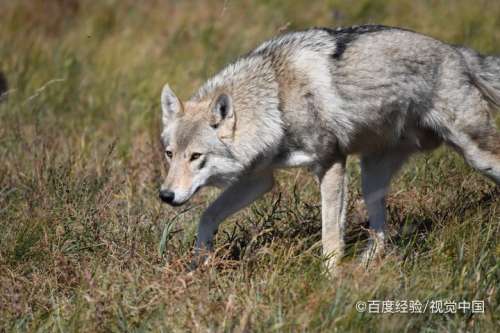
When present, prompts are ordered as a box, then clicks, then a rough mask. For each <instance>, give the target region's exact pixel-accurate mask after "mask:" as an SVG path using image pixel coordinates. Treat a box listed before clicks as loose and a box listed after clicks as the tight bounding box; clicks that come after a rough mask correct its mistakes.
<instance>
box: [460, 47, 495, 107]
mask: <svg viewBox="0 0 500 333" xmlns="http://www.w3.org/2000/svg"><path fill="white" fill-rule="evenodd" d="M457 49H458V51H459V52H460V53H461V54H462V56H463V57H464V59H465V61H466V62H467V66H468V67H469V69H470V70H471V75H472V79H473V81H474V84H475V85H476V86H477V87H478V88H479V89H480V90H481V92H482V93H483V94H484V96H485V97H486V98H487V99H488V100H489V101H490V102H491V103H492V104H493V105H495V106H496V107H497V108H500V57H495V56H483V55H481V54H479V53H478V52H476V51H474V50H472V49H469V48H466V47H459V48H457Z"/></svg>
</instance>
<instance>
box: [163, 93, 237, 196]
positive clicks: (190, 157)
mask: <svg viewBox="0 0 500 333" xmlns="http://www.w3.org/2000/svg"><path fill="white" fill-rule="evenodd" d="M161 106H162V120H163V131H162V135H161V139H162V143H163V147H164V152H165V158H166V160H167V161H168V163H169V164H170V168H169V170H168V175H167V178H166V180H165V182H164V183H163V185H162V186H161V189H160V198H161V200H162V201H164V202H166V203H168V204H171V205H174V206H178V205H182V204H183V203H185V202H186V201H188V200H189V199H190V198H191V197H192V196H193V194H195V193H196V191H198V189H200V188H201V187H203V186H205V185H214V186H224V185H225V184H227V183H230V182H231V181H232V180H233V179H234V178H235V177H237V175H239V174H240V173H241V172H242V170H243V166H242V164H241V163H239V162H238V161H237V160H236V159H235V157H234V155H233V154H232V152H231V149H230V145H231V142H232V140H233V139H234V134H235V133H234V130H235V124H236V116H235V113H234V110H233V105H232V99H231V97H230V95H229V94H228V93H226V92H223V91H221V92H219V93H218V94H217V95H216V96H215V97H214V98H213V99H212V100H210V99H208V100H205V101H201V102H194V101H189V102H187V103H182V102H181V101H180V100H179V99H178V98H177V96H176V95H175V94H174V92H173V91H172V90H171V89H170V87H169V86H168V85H165V86H164V87H163V91H162V95H161Z"/></svg>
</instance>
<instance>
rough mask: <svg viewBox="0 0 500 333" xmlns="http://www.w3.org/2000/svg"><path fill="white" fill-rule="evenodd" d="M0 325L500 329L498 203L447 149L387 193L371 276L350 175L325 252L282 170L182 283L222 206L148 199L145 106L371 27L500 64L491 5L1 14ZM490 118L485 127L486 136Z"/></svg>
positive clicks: (431, 1) (100, 8)
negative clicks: (231, 69)
mask: <svg viewBox="0 0 500 333" xmlns="http://www.w3.org/2000/svg"><path fill="white" fill-rule="evenodd" d="M0 13H1V14H0V16H1V19H0V20H1V21H0V71H2V72H3V73H4V75H5V77H6V78H7V82H8V92H7V93H6V94H4V96H3V98H2V101H1V102H0V331H5V332H11V331H14V332H15V331H41V332H44V331H60V332H73V331H81V332H94V331H106V332H107V331H126V332H129V331H134V332H135V331H137V332H142V331H161V332H170V331H172V332H189V331H194V332H207V331H208V332H224V331H235V332H253V331H261V332H274V331H276V332H297V331H304V332H305V331H323V332H333V331H338V332H346V331H352V332H358V331H369V332H373V331H381V332H391V331H392V332H403V331H407V332H417V331H423V332H446V331H449V332H457V331H462V332H465V331H478V332H479V331H481V332H483V331H484V332H498V328H499V327H500V291H499V288H500V261H499V260H498V258H499V257H500V244H499V239H500V223H499V221H500V200H499V197H500V189H499V188H498V187H495V186H494V185H493V184H492V183H491V182H489V181H487V180H485V179H484V178H482V177H481V176H479V175H478V174H477V173H475V172H474V171H472V170H471V169H470V168H469V167H468V166H467V165H466V164H465V163H464V162H463V161H462V159H461V158H460V157H459V156H458V155H457V154H455V153H454V152H452V151H451V150H449V149H445V148H441V149H439V150H437V151H436V152H434V153H432V154H427V155H419V156H417V157H415V158H413V159H412V161H411V162H412V163H409V164H408V165H407V166H406V167H405V168H404V170H403V172H402V173H401V175H400V176H399V177H398V178H397V179H395V180H394V187H393V190H392V191H391V194H390V197H389V199H388V210H389V220H390V222H389V224H390V226H389V229H390V234H391V239H390V241H389V251H388V254H387V256H386V257H385V258H384V259H383V260H382V261H380V262H379V263H377V264H375V265H374V266H373V267H371V268H370V269H368V270H366V269H364V268H363V267H361V266H360V265H359V264H358V261H357V257H356V254H357V253H358V252H359V251H360V249H361V248H362V247H363V244H364V240H365V239H366V221H365V220H366V216H365V213H364V212H363V209H362V208H360V207H362V206H361V205H360V204H359V202H360V193H359V191H360V190H359V185H360V184H359V167H358V163H357V159H356V158H352V159H351V160H350V163H349V174H350V179H351V184H350V192H351V196H350V204H349V207H350V209H349V232H348V245H349V255H348V257H347V258H346V260H345V262H344V263H343V265H342V266H341V271H340V273H339V275H338V276H337V277H336V278H334V279H331V278H330V277H329V276H328V275H327V274H325V271H324V268H323V266H322V263H323V261H324V258H322V257H321V255H320V246H319V241H320V225H321V222H320V206H319V203H320V201H319V193H318V188H317V185H316V183H315V181H314V180H313V178H312V177H311V176H310V175H309V174H307V173H306V172H305V171H300V170H292V171H283V172H281V173H279V175H278V180H279V184H278V186H276V187H275V189H274V190H273V191H272V192H271V193H270V194H268V195H266V196H265V198H264V199H262V200H260V201H258V202H257V203H255V204H254V205H252V206H251V207H250V208H249V209H247V210H245V211H244V212H242V213H240V214H238V215H236V216H234V217H233V218H231V219H230V220H228V221H226V222H225V223H224V224H223V226H222V229H221V230H220V232H219V234H218V236H217V238H216V246H217V255H216V259H215V260H214V261H213V262H212V263H211V264H210V265H208V266H205V267H203V268H201V269H199V270H197V271H195V272H192V273H190V272H189V271H188V270H187V266H186V265H187V263H189V262H190V260H191V253H190V250H191V248H192V245H193V242H194V238H195V230H196V224H197V219H198V217H199V216H200V213H201V211H202V210H203V208H204V207H205V206H206V205H207V203H208V202H210V201H211V200H212V199H213V198H214V197H215V195H216V194H217V192H216V191H215V190H210V189H207V190H204V191H202V192H201V193H200V194H199V195H198V196H197V197H196V198H194V199H193V200H192V202H191V204H190V205H189V206H186V207H183V208H181V209H172V208H170V207H167V206H165V205H162V204H160V202H159V200H158V199H157V190H158V186H159V184H160V182H161V179H162V177H163V176H164V175H165V162H164V160H163V158H162V154H161V147H160V142H159V140H158V138H159V128H160V107H159V93H160V89H161V87H162V85H163V83H165V82H167V81H168V82H169V83H170V84H171V86H172V87H174V89H175V90H176V91H177V92H178V93H179V95H180V96H181V97H183V98H187V97H189V96H190V94H191V93H192V92H193V91H194V89H196V87H197V86H199V85H200V84H201V83H202V82H203V81H204V80H205V79H206V78H207V77H209V76H210V75H212V74H214V73H215V72H216V71H217V70H218V69H219V68H221V66H223V65H224V64H225V63H227V62H228V61H230V60H232V59H234V58H235V57H236V56H238V55H240V54H242V53H245V52H246V51H248V50H249V49H251V48H252V47H254V46H256V45H257V44H258V43H259V42H260V41H262V40H264V39H266V38H268V37H270V36H273V35H275V34H276V33H278V32H280V31H283V30H287V29H299V28H305V27H309V26H340V25H350V24H359V23H382V24H388V25H398V26H404V27H406V28H410V29H414V30H417V31H420V32H423V33H426V34H429V35H432V36H435V37H437V38H440V39H443V40H446V41H448V42H450V43H461V44H466V45H468V46H471V47H474V48H476V49H477V50H479V51H481V52H484V53H495V52H496V53H500V2H498V1H493V0H492V1H486V0H476V1H462V0H457V1H438V0H425V1H398V0H385V1H382V0H359V1H356V2H351V1H336V0H329V1H324V2H320V1H317V2H312V1H293V2H290V1H284V0H258V1H198V2H194V1H141V2H138V1H133V0H124V1H118V0H106V1H90V0H89V1H84V0H82V1H78V0H66V1H63V0H59V1H38V0H37V1H35V0H33V1H26V0H19V1H0ZM498 124H500V122H498V121H497V125H498ZM369 300H392V301H401V300H419V301H420V302H422V303H426V302H429V301H433V300H434V301H436V300H450V301H472V300H482V301H484V303H485V311H484V314H473V313H471V311H466V312H465V313H463V312H462V311H459V313H457V314H451V313H448V314H433V313H431V312H430V311H429V310H427V311H426V312H425V313H422V314H416V313H413V314H410V313H407V314H403V313H401V314H390V313H386V314H373V313H366V312H358V311H357V310H356V307H355V305H356V303H357V302H358V301H364V302H367V301H369Z"/></svg>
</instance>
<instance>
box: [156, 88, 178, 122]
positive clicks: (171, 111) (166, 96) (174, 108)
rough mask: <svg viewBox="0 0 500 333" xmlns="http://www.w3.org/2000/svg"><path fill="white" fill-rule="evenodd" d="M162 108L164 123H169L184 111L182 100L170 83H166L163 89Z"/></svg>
mask: <svg viewBox="0 0 500 333" xmlns="http://www.w3.org/2000/svg"><path fill="white" fill-rule="evenodd" d="M161 108H162V110H163V114H162V120H163V125H165V124H167V123H168V122H169V121H170V120H171V119H173V118H174V117H175V116H180V115H181V113H182V106H181V102H180V101H179V99H178V98H177V96H175V94H174V92H173V91H172V89H170V86H169V85H168V84H165V85H164V86H163V90H162V91H161Z"/></svg>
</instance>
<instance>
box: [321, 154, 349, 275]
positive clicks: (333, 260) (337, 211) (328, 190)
mask: <svg viewBox="0 0 500 333" xmlns="http://www.w3.org/2000/svg"><path fill="white" fill-rule="evenodd" d="M345 167H346V158H345V157H341V158H339V159H338V160H336V161H335V162H334V163H333V164H332V165H331V166H330V167H329V168H328V169H327V170H322V172H321V173H320V174H319V175H318V176H319V179H320V184H321V185H320V187H321V220H322V227H321V242H322V245H323V254H324V255H325V256H327V258H328V261H327V267H328V269H329V271H330V272H331V273H334V270H335V267H336V264H337V262H338V260H339V259H340V258H341V257H342V256H343V255H344V226H345V220H346V211H347V196H348V194H347V176H346V174H345Z"/></svg>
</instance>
